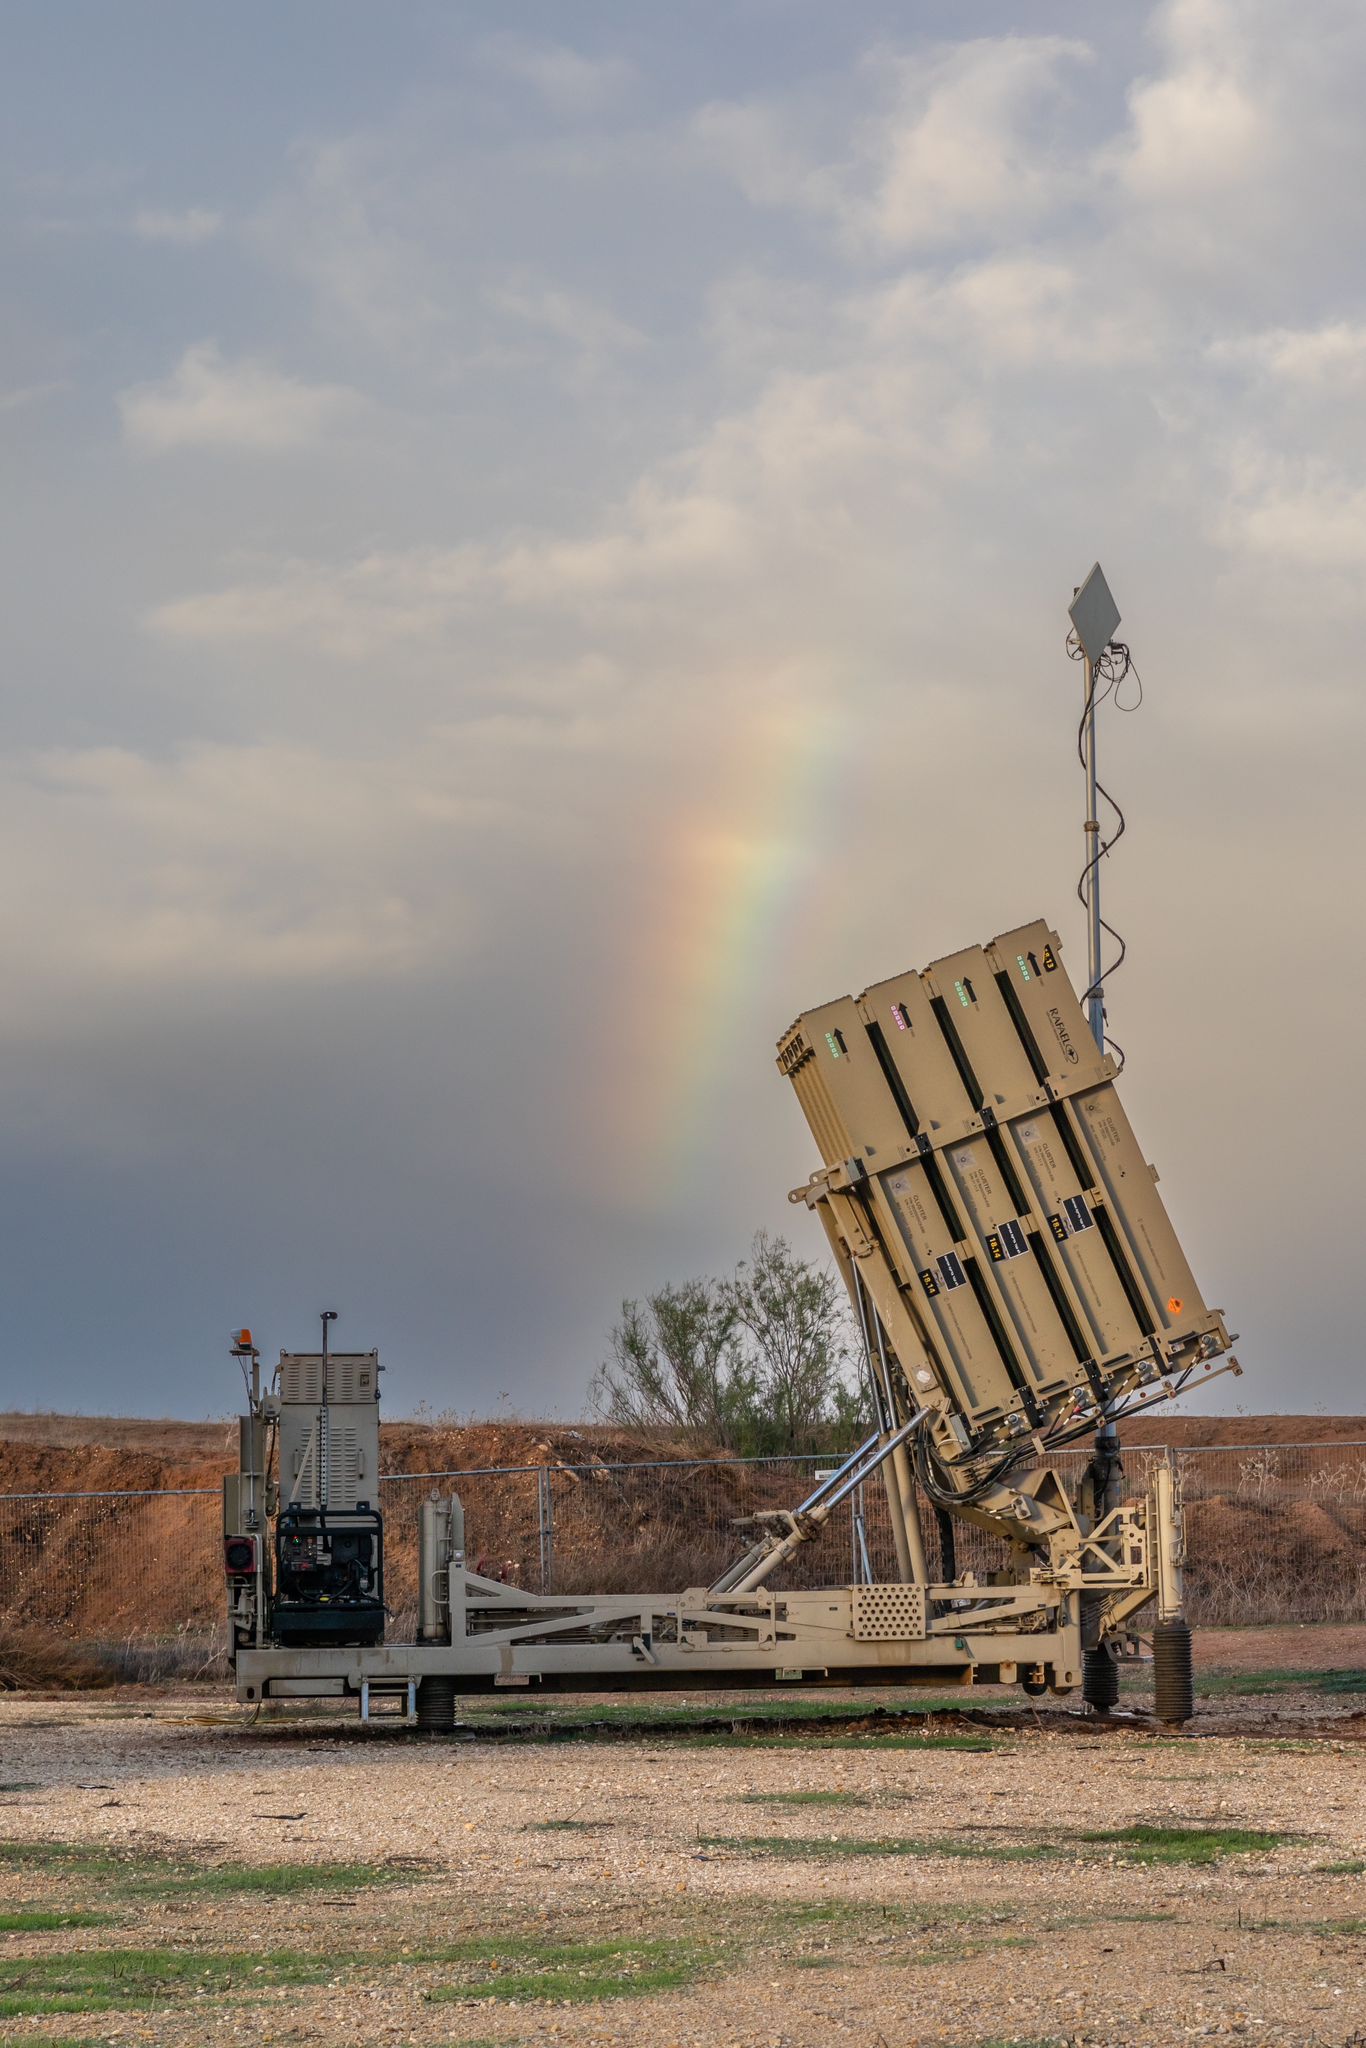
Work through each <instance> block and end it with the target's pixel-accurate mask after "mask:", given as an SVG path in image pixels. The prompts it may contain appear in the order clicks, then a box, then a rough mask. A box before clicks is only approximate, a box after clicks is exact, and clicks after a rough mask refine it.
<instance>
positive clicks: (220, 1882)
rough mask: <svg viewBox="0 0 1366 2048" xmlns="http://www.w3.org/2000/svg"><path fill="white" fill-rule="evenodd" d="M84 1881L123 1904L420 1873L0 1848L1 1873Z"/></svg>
mask: <svg viewBox="0 0 1366 2048" xmlns="http://www.w3.org/2000/svg"><path fill="white" fill-rule="evenodd" d="M5 1865H9V1866H10V1867H12V1868H18V1869H21V1870H36V1871H44V1872H49V1873H53V1874H60V1875H62V1876H67V1877H86V1878H90V1879H91V1880H93V1881H97V1882H98V1883H99V1884H100V1885H101V1886H102V1888H104V1889H105V1890H110V1889H112V1890H113V1891H114V1892H116V1893H120V1894H122V1895H124V1896H125V1897H128V1898H148V1897H156V1896H159V1895H164V1894H168V1893H171V1892H174V1893H175V1894H176V1895H177V1896H178V1897H179V1896H182V1895H190V1896H201V1895H206V1894H207V1895H209V1896H215V1895H222V1894H225V1893H226V1894H232V1895H240V1894H244V1893H245V1894H249V1895H250V1894H256V1895H264V1896H265V1897H268V1898H279V1897H282V1896H286V1895H288V1894H290V1893H294V1892H312V1891H335V1890H339V1889H340V1890H344V1891H354V1890H359V1889H360V1888H361V1887H362V1886H368V1885H377V1884H399V1883H404V1882H407V1883H411V1882H413V1880H414V1878H415V1876H420V1875H422V1873H421V1872H420V1871H418V1872H415V1871H413V1870H411V1869H408V1868H404V1867H403V1866H401V1865H395V1864H385V1863H219V1864H207V1863H181V1862H177V1861H176V1860H175V1859H174V1858H172V1857H167V1856H145V1855H144V1856H136V1855H118V1854H116V1853H112V1852H111V1851H110V1850H108V1849H103V1848H94V1847H91V1846H89V1845H88V1844H86V1843H84V1842H0V1868H3V1867H4V1866H5Z"/></svg>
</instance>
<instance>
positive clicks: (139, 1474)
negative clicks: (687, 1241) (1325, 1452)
mask: <svg viewBox="0 0 1366 2048" xmlns="http://www.w3.org/2000/svg"><path fill="white" fill-rule="evenodd" d="M1123 1436H1124V1441H1125V1442H1126V1443H1128V1444H1134V1445H1139V1444H1173V1445H1175V1446H1177V1447H1178V1448H1187V1447H1192V1448H1193V1447H1195V1446H1197V1445H1201V1444H1228V1445H1234V1446H1246V1447H1257V1446H1273V1445H1277V1444H1333V1443H1366V1416H1361V1415H1199V1416H1195V1415H1164V1414H1163V1413H1162V1412H1161V1410H1160V1409H1159V1410H1156V1411H1154V1412H1153V1413H1152V1414H1150V1415H1144V1416H1140V1417H1137V1418H1136V1419H1135V1420H1134V1421H1132V1422H1129V1423H1126V1425H1125V1426H1124V1430H1123ZM380 1442H381V1451H382V1458H383V1466H384V1470H385V1471H386V1472H460V1471H487V1470H490V1469H491V1468H494V1467H497V1466H518V1465H554V1466H562V1465H592V1464H597V1463H604V1464H618V1463H620V1464H631V1463H635V1462H637V1461H643V1460H647V1459H651V1458H669V1457H687V1456H690V1455H694V1452H693V1451H692V1449H691V1447H688V1448H684V1447H680V1446H679V1445H678V1444H671V1443H669V1442H668V1441H667V1440H664V1439H661V1438H658V1437H644V1436H638V1435H633V1434H631V1433H629V1432H627V1431H623V1430H617V1429H609V1428H607V1427H605V1426H603V1425H600V1424H593V1423H580V1424H576V1425H570V1424H567V1423H559V1422H556V1423H551V1422H471V1423H444V1422H412V1421H407V1422H405V1421H395V1422H386V1423H384V1424H383V1425H382V1426H381V1430H380ZM717 1455H723V1454H717ZM236 1459H237V1425H236V1423H235V1422H231V1421H221V1422H170V1421H157V1420H145V1421H144V1420H141V1419H139V1418H136V1417H128V1416H103V1415H3V1414H0V1493H106V1492H107V1493H125V1492H136V1491H138V1490H140V1489H143V1488H145V1489H148V1490H150V1491H165V1490H168V1489H171V1488H175V1487H187V1486H209V1487H216V1486H217V1485H218V1482H219V1479H220V1478H221V1476H222V1474H223V1473H224V1472H226V1471H228V1470H230V1469H231V1467H232V1466H233V1465H234V1464H235V1463H236Z"/></svg>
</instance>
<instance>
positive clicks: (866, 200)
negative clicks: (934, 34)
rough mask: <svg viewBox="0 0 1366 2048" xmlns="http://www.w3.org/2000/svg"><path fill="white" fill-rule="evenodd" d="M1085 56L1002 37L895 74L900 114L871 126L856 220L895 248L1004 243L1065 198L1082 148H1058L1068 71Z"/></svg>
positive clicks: (897, 67)
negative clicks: (970, 238) (966, 239)
mask: <svg viewBox="0 0 1366 2048" xmlns="http://www.w3.org/2000/svg"><path fill="white" fill-rule="evenodd" d="M1091 61H1092V51H1091V49H1090V47H1089V46H1088V45H1087V44H1085V43H1082V42H1076V41H1073V40H1071V39H1069V38H1066V37H1062V36H1003V37H999V38H992V39H984V40H982V41H979V42H970V43H966V44H963V45H960V46H959V47H958V48H956V49H952V50H948V51H945V52H943V53H942V54H941V55H940V56H938V57H936V58H935V59H933V60H930V61H927V60H925V59H924V58H921V57H906V58H901V59H899V60H896V61H894V62H893V64H892V65H891V67H890V71H891V76H892V78H893V80H894V81H895V98H894V104H893V106H892V107H891V108H890V109H889V110H888V111H887V112H886V113H885V114H883V115H881V116H880V117H878V118H876V119H875V120H873V121H872V122H871V123H869V124H868V126H867V130H866V133H865V136H864V143H863V146H864V150H865V153H866V155H867V158H868V160H869V163H870V166H871V168H872V172H873V178H872V187H871V190H870V191H869V192H867V193H866V194H865V195H864V196H863V197H862V199H861V200H860V201H859V203H858V204H857V206H856V208H855V210H854V218H855V220H856V222H857V223H858V224H859V225H861V226H863V227H864V228H865V229H867V230H868V231H871V232H872V233H873V234H874V235H875V236H876V237H877V239H878V240H879V241H880V242H881V243H882V244H883V245H884V246H886V247H888V248H891V249H910V248H924V247H933V246H936V245H939V244H943V243H946V242H952V241H954V240H956V239H958V238H959V237H961V236H964V235H968V234H981V233H985V234H986V235H987V236H988V237H989V238H990V240H991V241H993V242H999V241H1001V240H1002V239H1004V238H1005V237H1006V236H1007V235H1008V234H1009V233H1011V232H1012V231H1017V230H1018V229H1019V228H1020V227H1021V226H1022V225H1023V224H1024V223H1026V222H1027V221H1029V220H1031V219H1034V218H1037V217H1038V215H1039V214H1041V213H1042V212H1044V211H1046V210H1047V209H1048V207H1049V206H1051V205H1052V204H1053V203H1054V202H1055V201H1056V199H1057V198H1058V197H1059V195H1060V192H1061V191H1062V189H1063V184H1064V180H1065V178H1066V176H1067V173H1068V172H1069V170H1071V168H1072V166H1073V165H1074V163H1075V151H1074V150H1073V149H1069V148H1068V147H1067V146H1066V145H1065V144H1063V143H1060V142H1059V141H1058V140H1057V139H1056V129H1055V123H1054V113H1055V109H1056V107H1057V105H1058V102H1059V101H1060V99H1062V98H1063V97H1064V95H1065V93H1066V91H1067V79H1068V73H1069V71H1070V70H1071V69H1073V68H1075V67H1076V66H1077V65H1078V64H1088V63H1090V62H1091Z"/></svg>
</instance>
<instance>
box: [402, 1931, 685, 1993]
mask: <svg viewBox="0 0 1366 2048" xmlns="http://www.w3.org/2000/svg"><path fill="white" fill-rule="evenodd" d="M711 1959H712V1958H711V1956H710V1955H709V1954H708V1952H707V1951H705V1950H703V1949H699V1948H697V1947H695V1946H694V1945H693V1944H691V1943H689V1942H686V1941H668V1940H665V1941H584V1942H550V1941H545V1942H535V1941H503V1940H488V1941H469V1942H459V1943H456V1944H455V1945H454V1946H453V1947H451V1948H448V1949H444V1950H443V1951H442V1952H441V1957H440V1960H441V1961H442V1962H449V1963H454V1964H456V1965H457V1966H462V1967H461V1978H460V1981H459V1982H458V1983H454V1984H440V1985H438V1986H436V1988H435V1989H434V1990H432V1991H429V1992H428V1993H427V1996H428V1998H429V1999H431V2000H433V2001H435V2002H439V2003H441V2002H448V2001H451V2000H455V1999H467V1998H508V1999H513V1998H515V1999H517V2000H519V2001H522V2000H548V2001H555V2002H557V2003H565V2002H572V2003H575V2004H579V2003H587V2002H591V2001H592V2000H595V1999H601V1998H632V1997H641V1996H644V1995H646V1994H648V1993H650V1992H652V1991H679V1990H682V1989H683V1988H684V1987H685V1986H687V1985H689V1984H691V1983H693V1982H695V1980H696V1979H697V1977H698V1976H699V1975H700V1974H701V1972H702V1970H703V1969H704V1968H705V1967H706V1965H707V1963H708V1962H709V1961H710V1960H711ZM509 1965H512V1966H513V1967H508V1966H509Z"/></svg>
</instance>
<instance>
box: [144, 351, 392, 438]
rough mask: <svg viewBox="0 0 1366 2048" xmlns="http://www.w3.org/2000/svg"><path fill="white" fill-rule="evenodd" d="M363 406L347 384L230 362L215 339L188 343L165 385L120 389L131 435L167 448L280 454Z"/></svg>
mask: <svg viewBox="0 0 1366 2048" xmlns="http://www.w3.org/2000/svg"><path fill="white" fill-rule="evenodd" d="M358 404H359V398H358V395H357V393H356V392H354V391H350V390H348V389H346V387H345V386H343V385H340V384H306V383H304V382H303V381H302V380H300V379H299V378H295V377H287V376H284V375H282V373H281V372H280V371H278V370H274V369H272V368H271V367H270V365H269V364H268V363H264V362H261V361H259V360H257V359H255V358H252V357H245V358H243V359H242V360H241V361H239V362H236V363H229V362H227V361H225V359H224V358H223V356H222V354H221V353H220V351H219V348H218V345H217V343H216V342H212V341H201V342H197V343H196V344H195V345H194V346H193V347H191V348H187V349H186V351H185V353H184V355H183V356H182V357H181V359H180V361H179V363H178V364H177V365H176V367H175V369H174V370H173V371H172V372H171V375H170V376H169V377H167V378H166V379H165V380H164V381H163V382H162V383H160V384H138V385H134V386H133V387H132V388H131V389H130V390H127V391H123V392H120V394H119V411H120V413H121V415H122V418H123V431H124V437H125V439H126V440H127V441H128V442H129V443H130V445H132V446H133V447H136V448H142V449H146V450H150V451H151V452H152V453H155V454H165V453H167V452H168V451H170V450H172V449H178V448H222V449H232V450H238V451H245V452H250V453H254V454H273V453H276V452H277V451H280V450H284V449H291V448H301V447H305V446H307V445H309V444H310V443H313V442H316V441H318V440H320V439H321V438H322V437H323V436H324V435H325V434H326V433H327V432H328V431H329V429H332V428H335V427H336V426H337V425H338V424H339V423H340V422H341V421H343V420H344V419H345V418H346V416H347V415H348V414H349V413H351V412H352V411H353V410H354V409H355V407H356V406H357V405H358Z"/></svg>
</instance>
